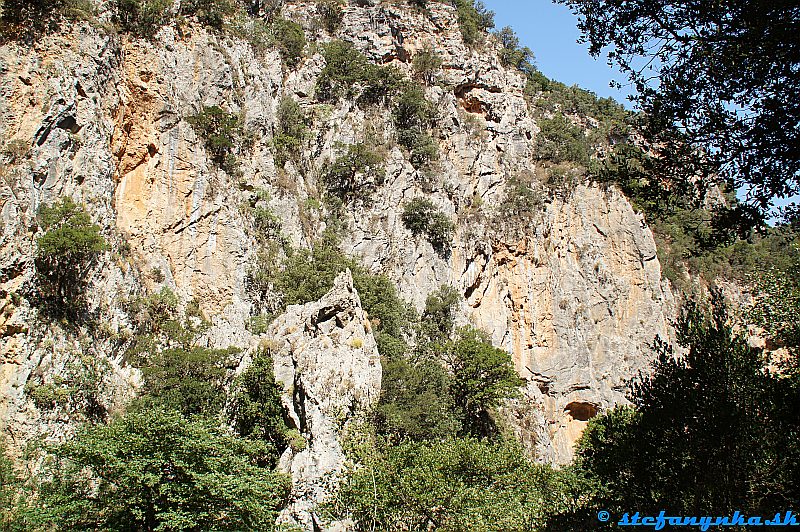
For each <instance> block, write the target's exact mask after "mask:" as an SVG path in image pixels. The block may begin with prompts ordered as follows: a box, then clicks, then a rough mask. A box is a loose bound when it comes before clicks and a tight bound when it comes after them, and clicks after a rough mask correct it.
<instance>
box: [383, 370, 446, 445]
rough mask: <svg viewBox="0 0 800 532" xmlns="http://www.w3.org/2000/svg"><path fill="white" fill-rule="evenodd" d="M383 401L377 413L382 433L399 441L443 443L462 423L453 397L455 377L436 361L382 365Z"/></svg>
mask: <svg viewBox="0 0 800 532" xmlns="http://www.w3.org/2000/svg"><path fill="white" fill-rule="evenodd" d="M382 366H383V376H382V378H381V396H380V402H379V404H378V406H377V408H376V410H375V416H376V425H377V427H378V430H379V432H380V433H381V434H385V435H387V436H391V437H392V438H393V439H397V440H401V441H402V440H413V441H423V440H441V439H445V438H448V437H452V436H455V435H456V434H458V433H459V431H460V430H461V422H460V420H459V418H458V413H457V410H456V407H455V401H454V400H453V396H452V395H451V394H450V385H451V383H452V377H451V376H450V375H448V373H447V371H446V370H445V368H444V367H442V365H441V364H439V363H438V362H436V361H434V360H420V361H416V362H414V361H411V360H408V359H406V358H404V357H402V356H397V355H395V356H393V357H386V358H384V359H383V362H382Z"/></svg>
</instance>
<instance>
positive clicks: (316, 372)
mask: <svg viewBox="0 0 800 532" xmlns="http://www.w3.org/2000/svg"><path fill="white" fill-rule="evenodd" d="M266 336H267V338H270V339H271V340H269V341H270V342H271V349H270V351H271V353H272V357H273V361H274V366H275V380H276V382H278V383H279V384H280V385H282V386H283V389H284V393H283V394H282V401H283V405H284V408H285V410H286V411H287V412H288V414H289V418H290V419H291V422H292V424H293V425H294V428H295V429H296V430H297V431H298V432H299V433H300V435H301V436H302V438H303V442H302V443H299V442H296V443H294V444H293V445H290V446H289V447H288V448H287V449H286V452H285V453H284V455H283V456H282V457H281V460H280V464H279V468H280V469H283V470H284V471H286V472H287V473H289V474H290V475H291V477H292V486H293V487H292V493H291V495H290V500H289V504H288V506H287V507H286V509H285V510H284V511H283V513H282V514H281V517H280V518H279V522H282V523H286V524H290V525H291V524H293V525H299V526H301V527H302V528H303V529H304V530H318V529H320V527H321V526H322V523H323V521H322V520H321V519H320V518H319V517H318V516H317V515H316V514H315V506H316V505H317V504H319V503H321V502H323V501H324V500H325V499H326V497H328V496H330V495H331V494H332V493H333V492H334V488H335V487H336V485H337V481H338V476H339V474H340V473H341V472H342V469H343V467H344V463H345V456H344V453H343V451H342V441H341V439H342V435H343V433H344V432H345V431H346V429H347V427H348V425H349V424H350V423H351V422H352V421H353V420H354V419H357V418H359V416H360V417H363V416H364V415H365V414H366V413H367V412H368V411H369V410H370V408H371V407H372V406H374V405H375V403H376V402H377V400H378V395H379V394H380V390H381V363H380V356H379V355H378V348H377V346H376V344H375V339H374V338H373V336H372V331H371V329H370V323H369V320H368V318H367V315H366V313H365V312H364V310H362V308H361V300H360V298H359V296H358V293H357V292H356V290H355V288H354V287H353V277H352V275H351V274H350V272H349V271H347V272H345V273H342V274H340V275H339V277H337V278H336V281H335V282H334V285H333V288H332V289H331V291H330V292H328V293H327V294H326V295H325V296H324V297H322V298H321V299H320V300H319V301H317V302H314V303H308V304H305V305H302V306H301V305H295V306H290V307H289V308H288V309H287V311H286V313H285V314H283V315H282V316H280V317H279V318H278V319H276V320H275V322H274V323H273V324H272V325H271V326H270V328H269V331H268V332H267V334H266Z"/></svg>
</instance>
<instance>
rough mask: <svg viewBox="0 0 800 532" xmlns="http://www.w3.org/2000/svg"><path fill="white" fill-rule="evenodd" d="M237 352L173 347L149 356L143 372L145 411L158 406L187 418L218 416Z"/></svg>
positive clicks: (233, 350)
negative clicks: (152, 406)
mask: <svg viewBox="0 0 800 532" xmlns="http://www.w3.org/2000/svg"><path fill="white" fill-rule="evenodd" d="M238 352H239V351H238V349H234V348H231V349H209V348H206V347H193V348H189V349H184V348H171V349H165V350H163V351H157V352H153V353H150V355H149V356H148V357H147V358H146V359H145V361H144V366H143V367H142V368H141V369H142V378H143V380H144V386H143V388H142V390H143V392H144V393H145V394H146V398H145V401H144V402H143V406H144V408H149V407H150V406H149V403H156V404H157V405H162V406H163V407H165V408H168V409H172V410H176V411H178V412H181V413H182V414H183V415H185V416H191V415H203V416H208V417H213V416H216V415H217V414H219V412H220V411H221V410H222V407H223V406H224V402H225V384H226V378H227V375H228V368H229V366H231V364H234V365H235V363H234V362H233V360H232V358H233V355H235V354H237V353H238Z"/></svg>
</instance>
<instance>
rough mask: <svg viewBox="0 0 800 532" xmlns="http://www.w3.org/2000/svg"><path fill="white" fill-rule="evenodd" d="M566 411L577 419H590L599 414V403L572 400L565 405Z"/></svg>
mask: <svg viewBox="0 0 800 532" xmlns="http://www.w3.org/2000/svg"><path fill="white" fill-rule="evenodd" d="M564 412H565V413H566V414H567V415H568V416H570V417H571V418H572V419H574V420H576V421H589V420H590V419H592V418H593V417H595V416H596V415H597V405H594V404H592V403H583V402H581V401H572V402H571V403H569V404H568V405H567V406H565V407H564Z"/></svg>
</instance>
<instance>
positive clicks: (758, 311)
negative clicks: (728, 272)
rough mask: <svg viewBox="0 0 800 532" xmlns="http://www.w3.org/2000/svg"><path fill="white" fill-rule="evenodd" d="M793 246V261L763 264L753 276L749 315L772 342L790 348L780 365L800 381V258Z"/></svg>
mask: <svg viewBox="0 0 800 532" xmlns="http://www.w3.org/2000/svg"><path fill="white" fill-rule="evenodd" d="M793 248H794V252H795V255H794V257H792V258H793V263H792V264H790V265H789V266H786V267H784V268H779V267H776V266H772V267H770V268H764V270H763V271H761V272H758V273H756V274H754V275H752V276H751V279H750V280H751V283H752V285H753V286H754V293H755V301H754V303H753V305H752V308H751V309H750V310H749V311H748V312H747V318H748V319H750V320H752V322H753V323H755V324H757V325H758V326H760V327H761V328H762V329H764V334H765V336H766V338H767V340H768V342H769V343H770V344H771V345H772V346H775V347H777V346H781V347H785V348H786V349H787V351H788V356H787V357H786V358H785V359H784V360H783V361H782V364H781V369H782V370H783V371H784V372H785V373H786V374H789V375H793V377H794V378H795V379H798V382H800V320H798V319H797V317H798V316H800V271H799V270H800V258H798V256H797V252H798V246H797V244H796V243H795V244H794V246H793ZM765 263H766V261H764V263H762V264H765Z"/></svg>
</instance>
